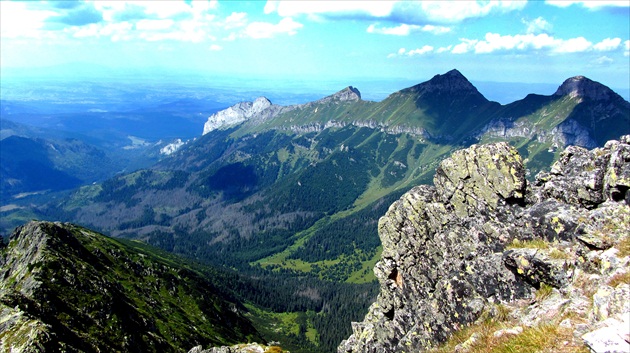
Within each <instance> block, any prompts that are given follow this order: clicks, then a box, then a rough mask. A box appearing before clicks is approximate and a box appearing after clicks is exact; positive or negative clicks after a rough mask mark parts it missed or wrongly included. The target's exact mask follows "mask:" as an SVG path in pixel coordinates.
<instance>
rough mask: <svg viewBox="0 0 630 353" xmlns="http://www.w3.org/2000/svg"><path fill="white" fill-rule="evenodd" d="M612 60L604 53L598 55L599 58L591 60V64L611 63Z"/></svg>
mask: <svg viewBox="0 0 630 353" xmlns="http://www.w3.org/2000/svg"><path fill="white" fill-rule="evenodd" d="M613 61H614V60H613V59H611V58H609V57H607V56H606V55H604V56H600V57H599V58H597V59H595V60H593V64H595V65H606V64H610V63H612V62H613Z"/></svg>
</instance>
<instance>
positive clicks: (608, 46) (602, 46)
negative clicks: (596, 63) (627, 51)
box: [593, 38, 621, 51]
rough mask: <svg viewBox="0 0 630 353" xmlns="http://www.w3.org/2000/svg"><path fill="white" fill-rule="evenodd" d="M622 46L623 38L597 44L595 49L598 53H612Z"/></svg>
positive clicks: (607, 39)
mask: <svg viewBox="0 0 630 353" xmlns="http://www.w3.org/2000/svg"><path fill="white" fill-rule="evenodd" d="M620 45H621V38H606V39H604V40H602V41H601V42H599V43H597V44H595V45H594V46H593V49H595V50H597V51H612V50H615V49H617V48H619V46H620Z"/></svg>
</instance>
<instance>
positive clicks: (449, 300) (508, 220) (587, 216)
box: [338, 137, 630, 353]
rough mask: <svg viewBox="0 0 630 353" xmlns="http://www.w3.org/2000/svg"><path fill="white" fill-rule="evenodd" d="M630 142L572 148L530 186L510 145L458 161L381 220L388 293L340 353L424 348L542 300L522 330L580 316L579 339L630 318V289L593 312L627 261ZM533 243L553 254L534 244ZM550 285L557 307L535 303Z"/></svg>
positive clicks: (380, 270) (382, 273) (460, 155)
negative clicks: (605, 323)
mask: <svg viewBox="0 0 630 353" xmlns="http://www.w3.org/2000/svg"><path fill="white" fill-rule="evenodd" d="M629 142H630V137H622V138H621V139H620V141H613V142H610V143H608V144H606V146H605V147H604V148H598V149H594V150H591V151H588V150H586V149H583V148H578V147H569V148H567V150H565V151H564V152H563V154H562V155H561V158H560V160H558V162H556V163H555V164H554V166H553V167H552V169H551V172H549V173H541V174H539V176H538V177H537V182H536V184H535V185H530V186H529V188H528V187H527V184H526V181H525V169H524V167H523V164H522V161H521V158H520V157H519V155H518V153H517V152H516V150H515V149H514V148H512V147H510V146H509V145H507V144H505V143H498V144H493V145H486V146H476V145H473V146H471V147H470V148H468V149H466V150H462V151H458V152H455V153H454V154H453V155H452V156H451V158H448V159H446V160H444V161H443V162H442V163H441V164H440V166H439V168H438V169H437V171H436V175H435V178H434V184H435V186H426V185H424V186H418V187H415V188H413V189H412V190H410V191H409V192H407V193H406V194H404V195H403V196H402V197H401V198H400V199H399V200H398V201H397V202H395V203H394V204H392V205H391V207H390V208H389V210H388V212H387V213H386V214H385V216H383V217H382V218H381V220H380V221H379V236H380V238H381V242H382V244H383V252H382V255H381V260H380V261H379V262H378V263H377V264H376V266H375V269H374V272H375V274H376V277H377V278H378V280H379V282H380V285H381V291H380V294H379V296H378V298H377V301H376V302H375V303H374V304H373V305H372V306H371V307H370V309H369V312H368V314H367V315H366V317H365V320H364V321H363V322H361V323H353V325H352V328H353V334H352V335H351V336H350V337H349V338H348V340H346V341H344V342H342V343H341V345H340V346H339V348H338V351H339V352H340V353H341V352H344V353H348V352H367V353H369V352H374V353H376V352H379V353H381V352H384V353H387V352H422V351H426V350H427V349H430V348H431V347H434V346H435V345H436V344H438V343H440V342H442V341H444V340H446V339H447V338H448V337H449V336H450V335H451V333H452V332H454V331H455V330H458V329H459V328H461V327H463V326H464V325H466V324H469V323H472V322H474V321H475V320H477V319H478V318H480V316H481V315H482V314H483V313H484V312H490V313H491V312H492V311H493V310H494V309H493V305H494V304H495V303H498V302H500V303H515V302H519V301H518V299H526V300H527V301H533V302H534V303H536V305H535V306H532V307H531V308H525V309H522V312H521V314H520V315H522V320H521V321H519V322H520V323H521V324H522V325H525V326H531V325H535V324H537V323H538V322H539V321H540V320H541V319H543V320H547V321H548V320H551V318H553V317H557V316H558V315H560V313H563V312H566V310H571V311H573V312H574V314H575V315H578V317H580V318H581V319H580V320H581V321H580V322H579V323H578V324H575V325H576V327H577V326H579V327H580V328H579V330H578V329H577V328H576V331H579V332H582V333H583V332H587V331H588V330H589V329H591V328H592V327H594V326H593V325H594V324H593V323H594V322H597V321H598V320H601V319H603V318H605V316H606V315H604V311H606V313H608V311H612V312H614V313H619V312H624V311H627V310H628V308H627V307H626V306H623V305H621V304H619V303H620V301H619V300H618V299H617V298H621V297H623V295H624V294H626V295H627V287H628V286H627V285H622V286H619V287H617V288H615V289H614V290H611V291H609V292H607V294H608V295H607V296H604V295H603V294H602V295H601V298H600V299H598V301H596V303H599V304H596V306H598V307H597V308H594V309H593V308H591V305H592V304H591V303H592V302H593V301H592V299H591V298H590V297H587V296H588V295H589V294H588V293H589V292H590V293H594V292H596V291H597V289H596V288H597V287H601V286H602V285H603V284H605V283H608V282H609V281H610V278H611V276H613V274H615V273H620V272H619V271H625V270H626V269H627V267H628V263H629V261H630V256H627V255H623V256H621V255H620V254H619V252H618V250H617V249H616V248H615V245H616V244H618V243H619V242H620V241H621V239H625V238H627V237H628V236H630V208H629V207H628V199H629V198H630V196H629V194H630V192H628V190H629V188H628V184H629V183H628V182H627V180H628V175H630V153H628V151H629V149H630V145H629V144H628V143H629ZM533 240H536V241H538V242H542V243H543V244H545V246H544V247H536V246H531V247H528V245H527V244H528V242H529V241H532V242H531V243H532V244H537V243H536V242H534V241H533ZM605 249H608V250H605ZM542 284H546V285H549V286H552V287H555V288H556V289H553V291H552V293H551V295H549V297H548V298H538V297H535V295H534V294H535V292H536V290H537V289H538V288H539V287H541V285H542ZM593 289H594V291H593ZM590 295H591V296H592V294H590ZM594 311H598V313H595V314H594V313H593V312H594ZM585 321H586V322H585ZM565 325H572V324H571V322H570V321H569V322H565ZM576 337H579V336H576ZM465 346H466V345H465V344H462V345H460V346H458V347H459V348H458V349H459V350H461V351H465V350H466V347H465Z"/></svg>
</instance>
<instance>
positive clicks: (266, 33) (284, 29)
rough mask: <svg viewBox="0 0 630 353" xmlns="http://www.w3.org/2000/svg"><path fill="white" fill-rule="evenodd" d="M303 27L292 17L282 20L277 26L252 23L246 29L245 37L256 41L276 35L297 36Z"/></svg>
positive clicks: (266, 23)
mask: <svg viewBox="0 0 630 353" xmlns="http://www.w3.org/2000/svg"><path fill="white" fill-rule="evenodd" d="M302 27H303V25H302V24H301V23H299V22H295V21H294V20H293V19H292V18H291V17H286V18H283V19H282V20H280V22H278V23H277V24H273V23H268V22H252V23H250V24H249V25H248V26H247V27H246V28H245V35H246V36H248V37H251V38H254V39H261V38H272V37H273V36H275V35H276V34H288V35H295V34H296V33H297V30H298V29H300V28H302Z"/></svg>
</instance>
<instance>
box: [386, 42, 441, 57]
mask: <svg viewBox="0 0 630 353" xmlns="http://www.w3.org/2000/svg"><path fill="white" fill-rule="evenodd" d="M434 49H435V48H433V47H432V46H430V45H425V46H423V47H422V48H418V49H412V50H409V51H407V49H405V48H400V49H398V52H396V53H391V54H389V55H387V57H388V58H394V57H397V56H410V57H411V56H417V55H424V54H428V53H431V52H433V50H434Z"/></svg>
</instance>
